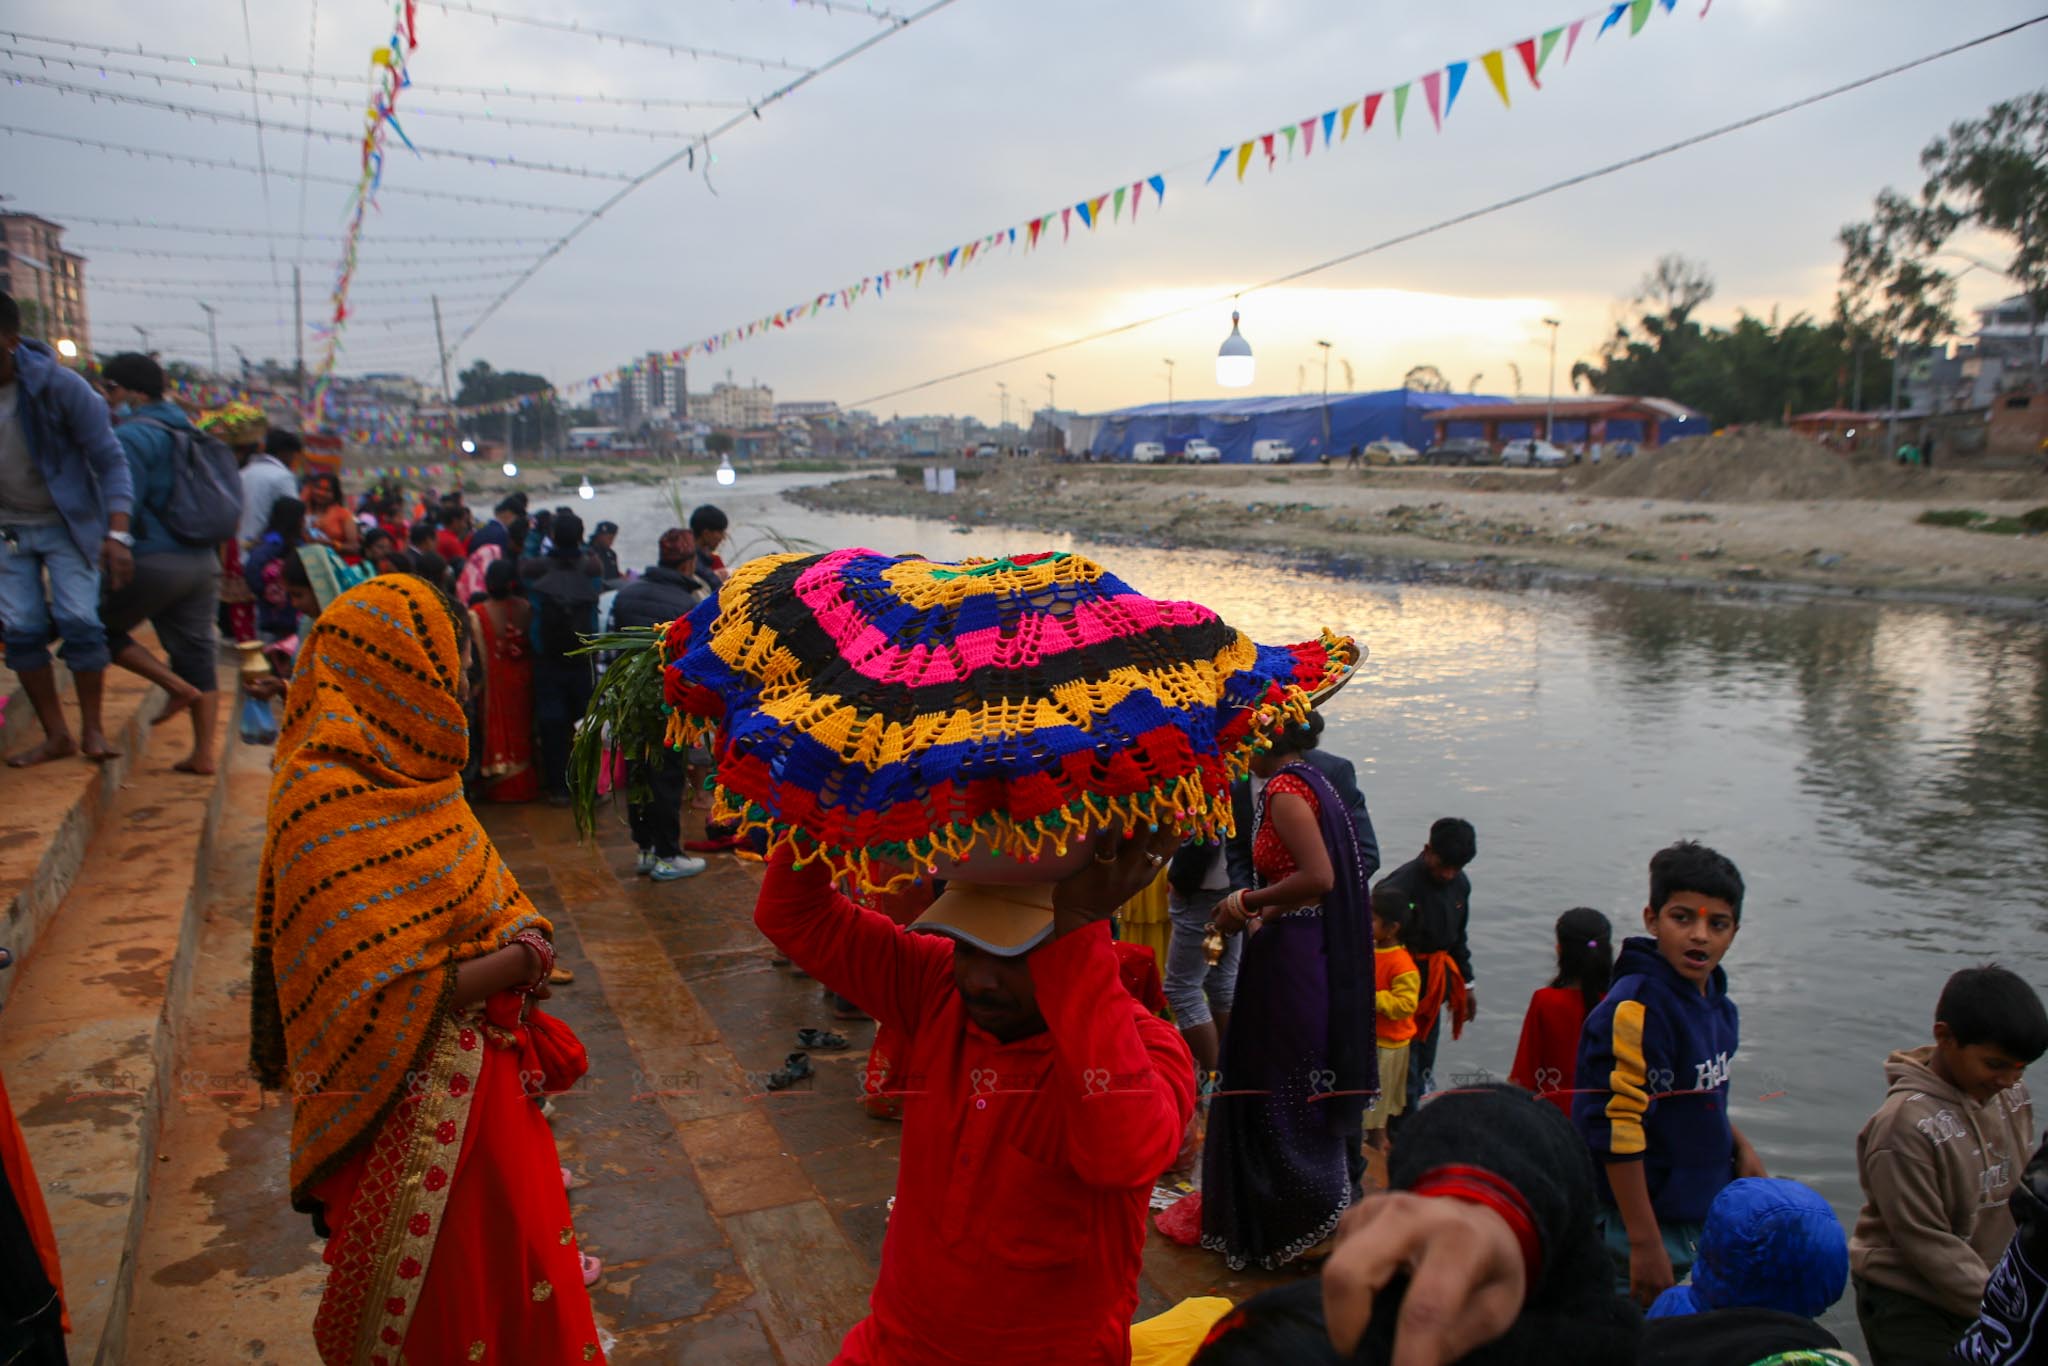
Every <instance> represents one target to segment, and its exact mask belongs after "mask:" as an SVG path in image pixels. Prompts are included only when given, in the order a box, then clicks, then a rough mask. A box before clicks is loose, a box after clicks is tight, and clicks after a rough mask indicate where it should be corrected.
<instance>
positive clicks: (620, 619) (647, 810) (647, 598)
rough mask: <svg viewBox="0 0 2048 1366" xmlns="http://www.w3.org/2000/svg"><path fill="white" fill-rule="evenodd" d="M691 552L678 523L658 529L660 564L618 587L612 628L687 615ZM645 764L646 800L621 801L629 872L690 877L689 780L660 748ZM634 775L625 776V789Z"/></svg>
mask: <svg viewBox="0 0 2048 1366" xmlns="http://www.w3.org/2000/svg"><path fill="white" fill-rule="evenodd" d="M599 525H600V526H610V525H611V523H609V522H604V523H600V524H599ZM696 554H697V545H696V541H695V539H694V538H693V537H692V536H691V535H690V533H689V532H687V531H685V530H683V529H682V528H681V527H670V528H669V529H668V530H667V531H665V532H663V533H662V536H661V548H660V550H659V551H658V552H657V556H658V559H659V561H660V562H659V563H658V564H651V565H649V566H648V567H647V572H646V573H645V574H643V575H641V576H640V577H639V578H637V579H635V580H633V582H631V583H629V584H627V585H626V586H625V587H624V588H621V589H620V590H619V593H618V596H617V597H615V598H613V599H612V629H614V630H620V631H624V630H632V629H636V628H646V627H654V626H665V625H667V624H668V623H669V622H671V621H674V620H675V619H676V618H677V617H684V616H688V615H689V614H690V609H691V608H692V607H695V606H696V605H697V602H698V599H699V598H700V597H701V596H702V594H703V591H704V586H703V584H701V583H700V582H698V581H697V580H696V579H695V578H692V577H691V576H690V574H689V572H688V570H689V567H690V563H691V561H692V560H694V559H695V558H696ZM647 768H648V771H647V774H646V779H647V786H648V795H647V800H645V801H629V802H628V803H627V804H626V819H627V821H628V822H629V823H630V824H631V825H632V827H633V842H634V843H635V844H637V845H639V846H640V859H639V862H638V864H637V865H636V867H635V870H634V871H636V872H638V873H640V874H641V875H642V876H643V877H650V878H653V879H654V880H655V881H656V882H674V881H675V880H677V879H678V878H686V877H694V876H696V875H697V874H698V873H701V872H703V871H704V866H705V865H704V860H703V859H700V858H691V857H690V856H689V855H687V854H685V853H684V852H683V844H682V839H683V824H682V820H683V794H684V791H685V789H686V788H687V786H688V778H689V775H688V771H687V770H686V768H685V767H684V764H683V756H682V755H680V754H677V753H676V752H675V751H674V750H667V749H665V750H663V751H662V752H661V757H660V758H658V759H656V760H655V761H654V762H653V763H652V764H649V765H648V766H647ZM637 776H638V775H636V774H632V773H628V774H627V777H626V784H627V790H628V791H631V789H632V786H633V783H634V779H635V778H636V777H637Z"/></svg>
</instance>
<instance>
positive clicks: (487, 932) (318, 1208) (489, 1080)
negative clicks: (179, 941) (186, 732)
mask: <svg viewBox="0 0 2048 1366" xmlns="http://www.w3.org/2000/svg"><path fill="white" fill-rule="evenodd" d="M462 615H463V614H461V613H459V612H458V611H457V609H456V608H455V607H454V605H453V604H452V603H450V602H449V601H448V600H447V599H446V598H445V597H443V596H442V595H441V594H440V593H439V592H437V591H436V590H435V589H433V588H432V587H431V586H429V585H428V584H427V583H426V582H425V581H424V580H421V579H417V578H414V577H412V576H410V575H392V576H386V577H380V578H375V579H371V580H369V581H368V582H366V583H362V584H359V585H357V586H356V587H354V588H351V589H350V590H349V591H348V592H346V593H344V594H342V595H341V596H340V597H339V598H337V599H335V601H334V602H333V603H332V605H330V606H329V607H328V608H327V610H325V611H324V612H322V613H321V614H320V619H319V621H318V622H317V623H315V625H314V626H313V629H312V631H311V633H310V634H309V636H308V637H307V639H306V641H305V643H304V644H303V645H302V646H301V647H300V651H299V656H298V663H297V667H296V668H295V669H294V671H293V674H292V681H291V691H290V693H289V695H288V698H287V701H286V705H285V716H284V722H283V728H282V731H281V734H280V736H279V738H278V743H277V759H276V767H275V773H274V776H273V778H272V780H271V788H270V830H269V835H268V838H267V840H266V842H265V845H264V850H263V867H262V873H261V879H260V882H259V884H258V891H257V896H258V900H257V907H256V933H255V949H254V958H253V964H252V968H253V971H252V1002H251V1031H250V1038H251V1044H250V1049H251V1057H252V1061H253V1064H254V1068H255V1071H256V1075H257V1076H258V1077H259V1078H260V1079H261V1080H262V1082H263V1084H264V1085H266V1086H283V1085H285V1084H286V1083H287V1082H289V1084H290V1086H291V1089H292V1143H291V1198H292V1207H293V1208H294V1209H297V1210H300V1211H303V1212H306V1213H310V1214H312V1215H313V1216H314V1227H315V1229H316V1230H317V1231H320V1232H323V1233H325V1234H327V1236H328V1243H327V1251H326V1258H325V1259H326V1262H327V1265H328V1268H329V1273H328V1280H327V1287H326V1291H325V1293H324V1294H323V1296H322V1297H321V1301H320V1309H319V1312H318V1313H317V1315H316V1316H315V1318H314V1324H313V1333H314V1339H315V1343H316V1345H317V1347H318V1349H319V1354H320V1359H321V1360H322V1361H323V1362H326V1363H328V1366H335V1364H336V1363H354V1364H355V1366H395V1363H397V1362H399V1361H401V1360H408V1361H413V1362H436V1363H440V1362H464V1361H515V1360H516V1361H520V1362H534V1363H554V1362H586V1361H598V1360H601V1359H602V1352H601V1351H600V1349H599V1346H598V1341H597V1330H596V1326H595V1324H594V1322H593V1321H592V1318H591V1310H590V1297H589V1293H588V1292H587V1291H586V1290H585V1289H584V1287H583V1277H582V1272H581V1267H580V1262H579V1257H578V1253H577V1249H576V1246H575V1235H574V1231H573V1230H572V1229H571V1227H570V1224H569V1206H568V1198H567V1196H566V1195H565V1194H564V1193H563V1190H562V1182H561V1177H560V1165H559V1163H558V1161H557V1158H556V1154H555V1146H554V1139H553V1136H552V1135H551V1134H550V1133H549V1132H548V1127H547V1122H546V1120H545V1119H543V1118H542V1117H541V1113H540V1110H539V1108H538V1107H537V1106H536V1105H534V1104H533V1097H532V1096H531V1095H530V1093H529V1090H528V1087H527V1083H528V1081H529V1080H530V1079H531V1077H532V1076H533V1074H534V1070H535V1068H536V1066H537V1062H536V1054H535V1052H534V1045H533V1040H532V1038H531V1036H530V1032H529V1026H528V1023H527V1014H526V1008H527V1004H528V1002H529V1001H530V1000H531V999H532V998H533V997H537V996H545V995H546V987H545V985H544V983H543V982H542V979H543V978H544V977H545V976H546V974H547V971H548V969H549V967H550V966H552V961H553V957H554V952H553V948H552V947H551V943H550V939H549V936H551V935H552V932H553V931H552V926H550V925H549V923H548V922H547V920H545V919H544V918H543V917H542V916H541V915H540V914H539V912H537V911H536V910H535V909H534V907H533V904H532V903H531V902H530V901H528V900H527V899H526V896H525V895H524V894H523V893H522V892H521V891H520V890H519V884H518V883H517V882H515V881H514V880H513V878H512V874H511V872H510V870H508V869H507V868H506V867H505V864H504V861H503V860H502V859H501V858H500V857H499V856H498V852H497V850H496V848H495V847H493V845H492V844H491V840H490V837H489V836H487V835H486V834H485V833H484V831H483V828H482V827H481V826H480V825H479V824H478V823H477V820H476V817H475V816H474V815H473V814H472V813H471V812H470V810H469V807H468V805H467V804H466V803H465V802H464V801H463V798H462V778H461V775H462V769H463V765H464V762H465V760H466V759H467V756H468V749H469V734H468V727H467V725H466V724H465V721H464V716H463V706H462V696H463V680H462V663H461V661H462V657H463V643H462V639H461V635H460V632H461V629H462V628H461V624H460V623H461V619H462ZM556 1024H557V1027H558V1028H559V1022H556Z"/></svg>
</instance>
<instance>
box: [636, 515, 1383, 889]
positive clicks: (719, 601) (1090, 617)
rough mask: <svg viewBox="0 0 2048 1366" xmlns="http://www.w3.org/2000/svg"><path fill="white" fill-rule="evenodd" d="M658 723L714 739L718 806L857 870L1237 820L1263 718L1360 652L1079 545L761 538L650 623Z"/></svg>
mask: <svg viewBox="0 0 2048 1366" xmlns="http://www.w3.org/2000/svg"><path fill="white" fill-rule="evenodd" d="M662 658H663V664H664V672H663V691H664V699H663V700H664V703H665V705H666V707H667V709H668V710H669V713H670V715H669V722H668V734H667V739H668V742H669V743H670V744H672V745H677V746H681V745H685V744H703V743H707V742H708V743H710V744H711V746H712V749H713V752H714V755H715V757H716V759H717V778H716V783H715V786H714V790H713V816H714V819H727V820H732V819H736V820H738V821H739V822H740V824H741V827H742V829H743V830H756V829H758V830H765V831H767V832H768V833H769V836H770V839H771V843H773V844H778V845H779V844H787V845H789V846H790V847H791V848H793V850H794V851H795V853H796V855H797V857H798V859H799V860H800V861H805V862H808V861H810V860H811V859H814V858H822V859H824V860H825V861H826V862H827V864H828V865H829V866H830V867H831V868H832V870H833V871H834V872H835V873H836V874H838V875H839V876H841V877H844V878H847V879H849V880H851V881H853V882H855V883H857V884H858V885H860V886H862V887H864V888H867V889H869V890H877V891H887V890H893V889H894V888H897V887H899V886H901V885H903V884H904V883H906V882H908V881H909V880H911V879H912V878H914V877H915V876H918V875H920V874H922V873H926V872H930V871H932V865H933V863H934V861H935V860H937V859H939V858H941V857H944V858H949V859H957V858H966V857H968V856H969V855H970V854H973V853H978V852H985V851H994V852H998V853H1002V854H1005V855H1008V856H1010V857H1014V858H1018V859H1023V860H1030V859H1035V858H1039V857H1041V856H1045V855H1053V856H1064V855H1065V854H1066V852H1067V846H1068V844H1069V842H1070V841H1074V840H1077V839H1084V838H1086V837H1088V836H1090V835H1093V834H1095V833H1097V832H1099V831H1101V830H1104V829H1107V828H1109V827H1111V826H1121V827H1123V828H1124V829H1126V830H1131V829H1136V828H1138V827H1140V826H1147V825H1149V826H1153V827H1155V828H1156V827H1158V826H1161V825H1166V824H1169V823H1170V824H1171V825H1173V826H1174V827H1175V828H1178V829H1180V830H1182V831H1183V832H1184V833H1187V834H1191V835H1200V836H1201V837H1203V838H1207V839H1217V838H1221V837H1223V836H1225V835H1227V834H1229V833H1230V831H1231V805H1230V794H1229V786H1230V782H1231V780H1232V779H1233V778H1235V777H1237V776H1239V775H1241V774H1242V773H1244V772H1245V770H1246V768H1247V766H1248V764H1249V762H1250V756H1251V753H1252V751H1253V749H1255V748H1256V747H1257V746H1258V745H1259V744H1260V743H1261V740H1260V736H1261V735H1262V734H1263V733H1265V732H1266V731H1267V730H1268V728H1270V727H1271V726H1272V725H1274V724H1275V723H1277V722H1279V721H1280V720H1281V719H1282V718H1293V719H1297V720H1299V719H1301V718H1304V717H1305V716H1306V715H1307V713H1308V711H1309V708H1310V707H1311V706H1312V705H1313V703H1312V696H1313V695H1314V694H1316V693H1319V692H1322V691H1325V690H1327V689H1328V688H1330V687H1333V686H1334V685H1335V684H1337V683H1339V682H1341V681H1342V680H1343V679H1344V678H1345V677H1347V676H1348V675H1349V674H1350V672H1351V671H1352V670H1353V669H1355V668H1356V667H1357V663H1358V659H1359V649H1358V646H1357V645H1356V644H1355V643H1354V642H1353V641H1352V640H1351V639H1350V638H1349V637H1348V636H1336V635H1332V634H1330V633H1329V632H1327V631H1325V632H1324V633H1323V636H1322V639H1320V640H1318V641H1312V642H1308V643H1305V644H1300V645H1291V646H1264V645H1256V644H1254V643H1253V642H1252V641H1251V639H1250V638H1249V637H1247V636H1246V635H1244V634H1243V633H1242V632H1240V631H1237V630H1234V629H1232V628H1231V627H1230V626H1229V625H1228V624H1226V623H1225V622H1224V621H1222V620H1221V619H1220V618H1218V617H1217V615H1216V614H1215V613H1214V612H1212V611H1210V610H1209V609H1208V608H1206V607H1202V606H1200V605H1198V604H1196V603H1190V602H1164V601H1159V600H1155V599H1152V598H1148V597H1145V596H1144V595H1142V594H1140V593H1137V592H1135V591H1133V590H1132V589H1131V588H1130V587H1129V586H1128V585H1126V584H1125V583H1124V582H1123V581H1122V580H1120V579H1118V578H1117V577H1115V576H1114V575H1112V574H1110V573H1108V572H1107V571H1105V570H1104V569H1103V568H1102V567H1101V566H1100V565H1097V564H1095V563H1093V562H1092V561H1090V560H1087V559H1084V558H1082V557H1081V556H1079V555H1070V554H1058V553H1055V554H1040V555H1017V556H1012V557H1008V558H1005V559H999V560H963V561H961V562H960V563H957V564H943V563H938V562H936V561H932V560H925V559H920V558H918V557H915V556H904V557H900V558H898V557H892V556H887V555H881V554H877V553H876V552H874V551H872V550H836V551H832V552H830V553H828V554H823V555H771V556H765V557H763V558H761V559H757V560H753V561H750V562H749V563H747V564H746V565H744V566H743V567H741V568H740V569H739V570H737V571H736V572H734V574H733V575H732V577H731V579H730V580H729V581H728V582H727V583H726V585H725V586H724V588H722V589H721V590H720V591H719V593H718V595H717V596H716V597H714V598H711V599H709V600H707V601H705V602H703V603H701V604H699V605H698V607H697V608H696V610H694V611H693V612H691V613H690V615H689V616H688V617H685V618H681V619H679V620H677V621H675V622H673V623H672V624H671V625H670V626H669V628H668V630H667V633H666V635H665V637H664V639H663V644H662Z"/></svg>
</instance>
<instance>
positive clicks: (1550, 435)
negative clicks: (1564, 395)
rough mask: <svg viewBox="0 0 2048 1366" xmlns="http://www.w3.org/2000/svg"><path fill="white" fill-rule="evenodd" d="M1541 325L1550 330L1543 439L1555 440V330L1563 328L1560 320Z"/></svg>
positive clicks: (1546, 320) (1546, 319)
mask: <svg viewBox="0 0 2048 1366" xmlns="http://www.w3.org/2000/svg"><path fill="white" fill-rule="evenodd" d="M1543 325H1544V326H1545V327H1547V328H1549V329H1550V401H1549V403H1548V404H1547V405H1546V406H1545V409H1544V414H1543V439H1544V440H1545V441H1550V442H1555V441H1556V440H1557V329H1558V328H1560V327H1562V326H1564V323H1563V321H1562V320H1560V319H1557V318H1545V319H1544V320H1543Z"/></svg>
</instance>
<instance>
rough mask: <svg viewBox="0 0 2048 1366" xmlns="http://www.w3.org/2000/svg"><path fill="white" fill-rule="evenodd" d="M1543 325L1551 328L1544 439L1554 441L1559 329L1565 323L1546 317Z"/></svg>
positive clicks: (1555, 434)
mask: <svg viewBox="0 0 2048 1366" xmlns="http://www.w3.org/2000/svg"><path fill="white" fill-rule="evenodd" d="M1543 325H1544V326H1545V327H1547V328H1549V329H1550V401H1549V403H1548V404H1547V405H1546V406H1545V408H1544V414H1543V439H1544V440H1545V441H1553V442H1554V441H1556V440H1557V329H1558V328H1560V327H1562V326H1564V323H1563V322H1562V321H1561V320H1560V319H1557V318H1545V319H1544V320H1543ZM1589 431H1590V428H1589Z"/></svg>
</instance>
